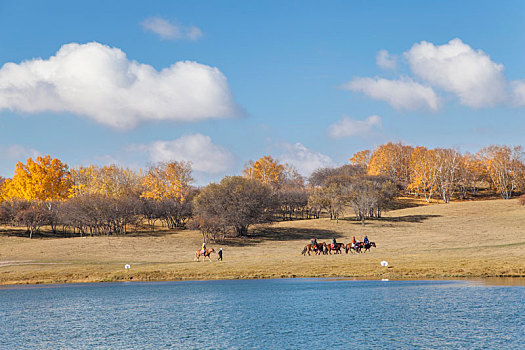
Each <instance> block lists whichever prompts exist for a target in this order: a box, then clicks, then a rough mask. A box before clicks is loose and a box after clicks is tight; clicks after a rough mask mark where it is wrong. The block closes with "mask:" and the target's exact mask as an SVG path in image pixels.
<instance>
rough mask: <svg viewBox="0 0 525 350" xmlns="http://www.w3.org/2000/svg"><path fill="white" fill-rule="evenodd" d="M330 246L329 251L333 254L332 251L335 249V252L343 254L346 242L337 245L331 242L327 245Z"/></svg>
mask: <svg viewBox="0 0 525 350" xmlns="http://www.w3.org/2000/svg"><path fill="white" fill-rule="evenodd" d="M326 246H327V247H328V253H330V254H332V251H334V254H342V251H341V250H342V249H343V248H344V247H345V244H344V243H336V244H335V247H332V245H331V244H327V245H326Z"/></svg>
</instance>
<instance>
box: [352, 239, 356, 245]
mask: <svg viewBox="0 0 525 350" xmlns="http://www.w3.org/2000/svg"><path fill="white" fill-rule="evenodd" d="M355 243H356V241H355V236H352V248H355Z"/></svg>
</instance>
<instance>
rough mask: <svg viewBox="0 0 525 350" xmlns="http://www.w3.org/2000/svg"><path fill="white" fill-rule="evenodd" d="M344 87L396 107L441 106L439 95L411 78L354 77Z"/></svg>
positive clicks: (432, 108) (435, 108)
mask: <svg viewBox="0 0 525 350" xmlns="http://www.w3.org/2000/svg"><path fill="white" fill-rule="evenodd" d="M343 88H344V89H348V90H351V91H359V92H362V93H364V94H365V95H367V96H369V97H371V98H373V99H376V100H382V101H385V102H387V103H388V104H390V105H391V106H392V107H394V108H396V109H400V110H401V109H406V110H414V109H418V108H422V107H423V108H428V109H431V110H434V111H435V110H437V109H438V108H439V97H438V96H437V94H436V93H435V92H434V90H433V89H432V88H431V87H429V86H424V85H421V84H419V83H418V82H415V81H413V80H412V79H410V78H403V79H400V80H388V79H383V78H378V77H376V78H359V77H358V78H354V79H352V80H351V81H350V82H348V83H346V84H344V85H343Z"/></svg>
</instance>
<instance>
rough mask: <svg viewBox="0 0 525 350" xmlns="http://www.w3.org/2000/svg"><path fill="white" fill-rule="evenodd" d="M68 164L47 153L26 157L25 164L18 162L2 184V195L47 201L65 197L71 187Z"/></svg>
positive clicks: (6, 197)
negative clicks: (11, 173) (11, 175)
mask: <svg viewBox="0 0 525 350" xmlns="http://www.w3.org/2000/svg"><path fill="white" fill-rule="evenodd" d="M71 185H72V182H71V174H70V172H69V169H68V166H67V164H65V163H62V162H61V161H60V160H59V159H57V158H53V159H51V156H49V155H47V156H45V157H37V158H36V159H35V160H33V159H32V158H28V159H27V161H26V164H22V163H21V162H18V163H17V164H16V168H15V174H14V176H13V178H12V179H8V180H6V181H5V183H4V185H3V189H4V190H3V197H4V198H5V199H8V198H21V199H28V200H40V201H49V200H53V199H65V198H67V197H68V195H69V191H70V188H71Z"/></svg>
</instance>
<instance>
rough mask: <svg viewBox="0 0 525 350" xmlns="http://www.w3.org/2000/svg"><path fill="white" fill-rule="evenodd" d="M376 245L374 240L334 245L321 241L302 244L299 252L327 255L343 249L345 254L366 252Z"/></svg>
mask: <svg viewBox="0 0 525 350" xmlns="http://www.w3.org/2000/svg"><path fill="white" fill-rule="evenodd" d="M372 247H374V248H375V247H376V244H375V243H374V242H367V243H364V242H357V243H355V244H353V245H352V243H348V244H344V243H336V244H335V245H332V244H330V243H329V244H326V242H321V243H317V245H315V244H307V245H305V246H304V248H303V251H302V252H301V254H303V255H305V256H306V254H308V255H310V253H314V254H315V255H321V254H323V255H328V254H332V252H334V254H342V253H343V250H344V251H345V253H346V254H348V253H349V252H350V253H354V252H355V253H366V252H367V251H370V248H372Z"/></svg>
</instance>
